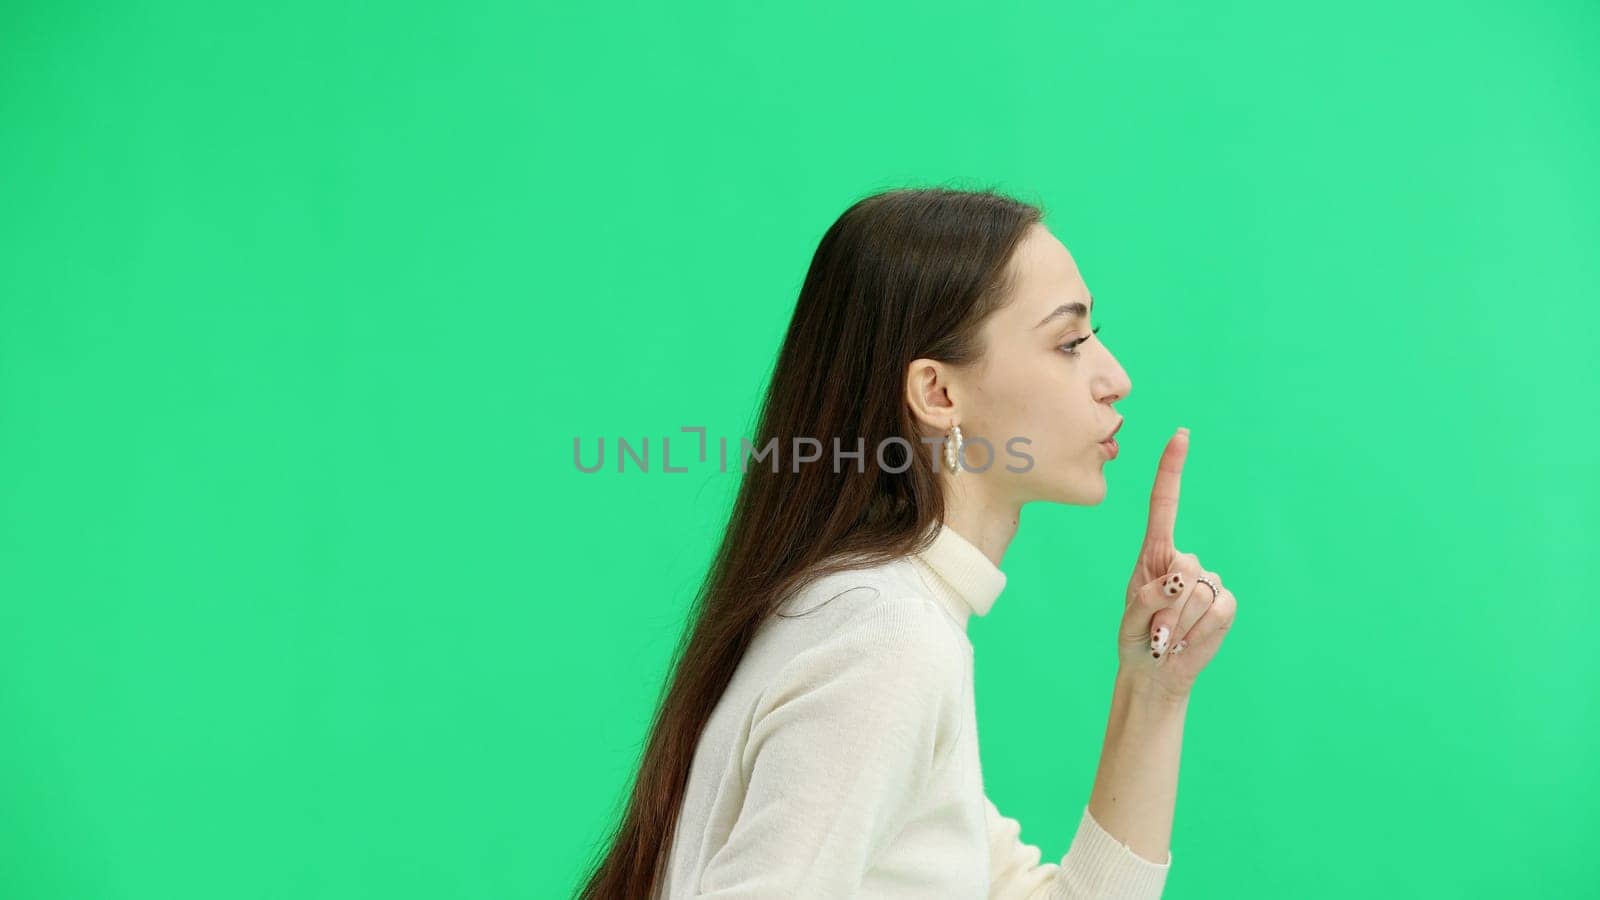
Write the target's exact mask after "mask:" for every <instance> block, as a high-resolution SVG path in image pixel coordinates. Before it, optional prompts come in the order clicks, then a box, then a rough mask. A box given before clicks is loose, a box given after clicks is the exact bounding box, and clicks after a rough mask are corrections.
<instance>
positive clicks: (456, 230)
mask: <svg viewBox="0 0 1600 900" xmlns="http://www.w3.org/2000/svg"><path fill="white" fill-rule="evenodd" d="M0 50H3V54H0V56H3V60H4V61H3V62H0V72H3V76H0V128H3V132H0V135H3V139H0V241H3V250H0V810H4V813H3V814H0V895H3V896H5V897H7V898H55V897H86V898H134V897H137V898H163V900H172V898H202V897H203V898H214V897H241V898H246V897H248V898H265V897H274V898H279V897H281V898H313V897H314V898H342V897H386V898H394V897H430V898H438V897H473V898H477V897H512V896H515V897H559V896H564V895H566V894H568V893H569V892H570V890H571V889H572V887H573V886H574V884H575V882H576V879H577V876H578V873H579V871H580V868H581V866H582V864H583V863H584V861H585V860H586V859H587V858H588V856H589V853H590V851H591V849H592V847H593V845H594V842H595V841H596V840H597V839H598V838H599V836H600V835H601V833H602V831H603V830H604V828H605V827H606V826H607V825H608V824H609V823H610V822H611V821H612V819H613V817H614V815H615V813H616V810H617V803H618V801H619V800H620V799H621V797H622V794H623V791H624V789H625V787H626V784H627V781H628V779H629V777H630V776H631V773H632V771H633V765H634V762H635V759H636V755H637V753H638V750H639V745H640V742H641V741H642V739H643V736H644V729H645V725H646V721H647V718H648V716H649V715H650V712H651V709H652V706H653V703H654V701H655V698H656V692H657V690H658V688H659V686H660V682H661V679H662V676H663V673H664V669H665V665H666V661H667V659H668V655H669V654H670V652H671V650H672V648H673V645H674V644H675V642H676V640H677V636H678V632H679V629H680V627H681V623H682V617H683V613H684V611H685V609H686V606H687V604H688V602H689V600H690V598H691V595H692V594H693V591H694V589H695V587H696V586H697V584H698V581H699V579H700V578H701V576H702V575H703V573H704V569H705V565H706V563H707V561H708V559H709V556H710V553H711V551H712V549H713V546H714V541H715V539H716V538H717V536H718V530H719V528H720V526H721V525H722V523H723V520H724V516H725V513H726V509H727V505H728V503H729V500H730V498H731V496H732V493H733V491H734V489H735V487H736V480H735V475H734V473H733V472H731V471H730V472H726V473H724V472H718V471H717V470H716V466H715V465H714V464H710V463H707V464H701V463H698V462H695V461H694V460H693V458H692V457H693V452H694V448H695V438H694V437H693V436H692V435H685V434H682V433H680V432H679V429H680V428H681V427H684V426H703V427H705V428H707V429H708V431H709V433H710V435H711V437H712V438H713V440H714V439H715V438H717V437H727V438H729V440H730V441H734V442H736V441H737V439H738V437H739V436H745V435H750V436H753V435H752V433H751V431H750V428H751V427H752V424H753V423H752V421H751V418H752V415H753V412H754V408H755V403H756V400H757V398H758V396H759V393H760V391H761V389H762V387H763V381H764V379H765V377H766V375H767V373H768V370H769V366H770V364H771V362H772V360H773V355H774V352H775V351H776V349H777V346H778V342H779V340H780V338H781V336H782V334H783V331H784V328H785V326H786V324H787V320H788V315H789V313H790V311H791V310H792V307H793V303H794V299H795V295H796V292H797V290H798V288H799V285H800V281H801V278H802V276H803V275H804V272H805V268H806V266H807V265H808V263H809V261H810V257H811V253H812V252H813V250H814V249H815V246H816V242H817V240H818V238H819V237H820V236H821V234H822V232H823V230H824V229H825V228H826V227H827V226H828V224H829V223H831V222H832V221H833V219H834V218H835V217H837V216H838V215H839V214H840V213H841V212H842V211H843V210H844V209H845V208H846V207H847V206H848V205H849V204H850V203H851V202H853V201H854V200H855V199H857V198H859V197H860V196H864V195H865V194H868V193H872V192H875V191H878V190H882V189H886V188H890V187H899V186H931V185H945V186H952V187H971V188H982V187H994V188H998V189H1001V190H1005V191H1009V192H1012V193H1014V194H1015V195H1017V196H1019V197H1021V198H1023V199H1026V200H1030V201H1037V202H1042V203H1044V204H1045V206H1046V207H1047V209H1048V211H1049V217H1048V219H1047V224H1049V225H1050V227H1051V228H1052V229H1053V230H1054V231H1055V233H1056V234H1057V236H1058V237H1060V238H1061V239H1062V241H1063V242H1064V243H1066V245H1067V246H1068V247H1069V248H1070V249H1071V250H1072V252H1073V253H1074V255H1075V256H1076V258H1077V260H1078V262H1079V265H1080V267H1081V268H1082V271H1083V273H1084V276H1085V279H1086V280H1087V283H1088V284H1089V286H1090V288H1091V289H1092V290H1093V292H1094V294H1095V296H1096V298H1097V308H1096V312H1097V318H1098V319H1099V322H1100V324H1101V325H1102V326H1103V329H1102V331H1101V335H1100V337H1101V339H1102V340H1104V341H1105V342H1106V343H1107V344H1108V345H1109V346H1110V347H1111V348H1112V350H1113V352H1115V353H1116V354H1117V355H1118V357H1119V359H1120V360H1121V361H1122V363H1123V365H1124V366H1125V367H1126V368H1127V370H1128V372H1129V373H1130V375H1131V377H1132V379H1133V383H1134V389H1133V391H1132V393H1131V395H1130V396H1129V398H1128V399H1127V400H1126V401H1124V402H1123V403H1122V404H1120V406H1119V409H1120V411H1122V412H1123V413H1124V414H1125V415H1126V417H1127V425H1126V427H1125V428H1124V429H1123V430H1122V432H1121V434H1120V436H1119V437H1120V439H1121V441H1122V447H1123V451H1122V456H1121V457H1120V458H1119V459H1118V460H1117V461H1116V462H1114V463H1112V464H1110V465H1109V466H1108V473H1109V474H1108V481H1109V494H1108V497H1107V499H1106V501H1105V503H1104V504H1102V505H1101V506H1099V507H1096V508H1092V509H1090V508H1068V507H1047V506H1030V507H1028V508H1027V510H1026V511H1025V513H1024V527H1023V528H1022V529H1021V532H1020V534H1019V536H1018V537H1017V539H1016V541H1015V542H1014V543H1013V544H1012V547H1011V549H1010V551H1009V553H1008V555H1007V556H1006V558H1005V561H1004V564H1003V568H1004V569H1005V570H1006V572H1007V573H1008V575H1009V578H1010V582H1009V586H1008V588H1007V590H1006V592H1005V595H1004V596H1003V597H1002V598H1001V599H1000V601H999V602H998V603H997V604H996V607H995V609H994V610H993V611H992V612H991V613H990V614H989V615H988V616H987V617H985V618H983V619H975V620H974V622H973V624H972V635H973V639H974V643H975V644H976V646H977V660H978V662H977V666H978V670H977V671H978V675H977V678H978V708H979V711H980V722H981V728H982V742H983V758H984V767H985V775H986V779H987V782H988V788H989V791H990V793H991V795H992V796H993V797H994V798H995V799H996V801H997V802H998V803H999V805H1000V807H1001V809H1002V810H1003V811H1004V812H1006V813H1007V814H1008V815H1010V816H1013V817H1016V818H1018V819H1019V820H1020V821H1021V822H1022V823H1023V832H1022V834H1023V838H1024V839H1026V840H1028V841H1030V842H1032V843H1035V844H1037V845H1038V846H1040V847H1041V849H1042V850H1043V851H1044V853H1045V857H1046V858H1047V859H1055V858H1059V857H1060V855H1061V854H1062V853H1064V852H1065V851H1066V849H1067V845H1068V841H1069V840H1070V839H1071V835H1072V829H1073V827H1074V826H1075V825H1076V823H1077V820H1078V816H1079V813H1080V810H1081V808H1082V805H1083V803H1084V802H1086V800H1087V797H1088V792H1089V789H1090V786H1091V781H1092V777H1093V773H1094V766H1095V762H1096V758H1097V755H1098V752H1099V745H1100V739H1101V737H1102V734H1103V729H1104V725H1105V714H1106V711H1107V708H1108V703H1109V693H1110V684H1111V677H1112V674H1113V671H1114V666H1115V654H1114V649H1113V635H1114V631H1115V627H1116V624H1117V620H1118V618H1119V615H1120V612H1121V596H1122V589H1123V586H1124V584H1125V582H1126V579H1127V577H1128V573H1129V567H1130V566H1131V564H1132V561H1133V555H1134V552H1135V550H1136V549H1137V544H1138V541H1139V536H1140V533H1141V530H1142V527H1143V521H1144V514H1145V503H1146V499H1147V492H1148V490H1149V487H1150V481H1151V476H1152V473H1153V471H1154V467H1155V460H1156V457H1157V454H1158V453H1159V450H1160V448H1161V444H1162V441H1163V440H1164V439H1165V438H1166V436H1167V435H1168V434H1170V432H1171V430H1172V429H1173V428H1174V427H1176V426H1178V425H1186V426H1188V427H1190V428H1191V429H1192V431H1193V442H1192V451H1191V455H1190V458H1189V463H1188V468H1187V471H1186V474H1185V481H1184V496H1183V505H1182V509H1181V512H1180V515H1179V523H1178V538H1179V546H1180V549H1183V550H1185V551H1188V552H1194V553H1196V554H1198V555H1199V557H1200V558H1201V560H1202V561H1203V562H1204V563H1205V564H1206V565H1207V566H1208V567H1209V568H1213V569H1215V570H1217V571H1218V572H1220V573H1221V574H1222V575H1223V577H1224V578H1225V579H1226V581H1227V583H1228V585H1229V586H1230V587H1231V588H1232V589H1233V590H1234V591H1235V592H1236V594H1237V596H1238V598H1239V604H1240V612H1239V617H1238V624H1237V626H1236V627H1235V629H1234V630H1233V632H1232V634H1231V637H1230V639H1229V641H1228V642H1227V644H1226V645H1225V647H1224V650H1223V652H1222V653H1221V654H1220V656H1219V657H1218V659H1217V660H1216V661H1215V662H1214V664H1213V665H1212V666H1211V667H1210V668H1209V669H1208V670H1207V672H1206V674H1205V675H1204V676H1203V678H1202V679H1201V683H1200V685H1199V686H1198V687H1197V689H1196V695H1195V697H1194V699H1193V701H1192V704H1191V707H1190V716H1189V722H1188V728H1187V734H1186V738H1187V739H1186V743H1185V749H1184V756H1183V768H1182V776H1181V783H1180V791H1179V798H1178V808H1177V819H1176V825H1175V830H1174V835H1173V854H1174V865H1173V869H1172V872H1171V876H1170V879H1169V882H1168V891H1167V895H1168V896H1170V897H1186V898H1201V897H1217V898H1250V897H1272V898H1278V897H1286V896H1294V897H1307V898H1310V897H1329V898H1345V897H1349V896H1354V895H1357V894H1371V895H1376V896H1386V897H1402V896H1403V897H1436V896H1437V897H1505V896H1550V897H1571V896H1580V895H1590V896H1592V892H1593V890H1594V884H1595V882H1596V878H1597V876H1600V862H1597V860H1600V853H1597V852H1596V841H1597V838H1600V812H1597V810H1600V775H1597V768H1600V767H1597V765H1596V762H1595V750H1596V747H1597V745H1600V740H1597V738H1600V727H1597V722H1596V697H1597V694H1600V663H1597V662H1596V654H1595V652H1594V650H1593V649H1592V642H1593V640H1594V636H1595V634H1596V631H1597V626H1600V615H1597V613H1596V601H1597V587H1600V579H1597V574H1600V573H1597V571H1596V563H1595V560H1596V555H1597V554H1596V541H1597V538H1600V528H1597V524H1600V523H1597V517H1596V512H1595V510H1596V508H1597V505H1600V490H1597V488H1600V478H1597V476H1596V473H1595V468H1596V467H1595V452H1594V448H1595V445H1596V440H1597V438H1600V434H1597V429H1596V421H1595V420H1596V416H1595V407H1596V399H1595V398H1596V394H1597V388H1600V377H1597V376H1600V372H1597V364H1596V352H1595V346H1594V339H1595V335H1596V333H1597V331H1600V328H1597V326H1600V321H1597V319H1600V315H1597V313H1596V310H1595V301H1596V297H1597V290H1596V288H1597V286H1600V264H1597V261H1596V254H1595V247H1596V245H1597V242H1600V177H1597V175H1596V170H1597V165H1596V163H1597V160H1600V62H1597V60H1600V8H1597V7H1596V6H1594V5H1593V4H1592V3H1587V2H1579V0H1567V2H1551V3H1547V4H1533V5H1530V4H1519V3H1512V2H1509V0H1500V2H1465V3H1463V2H1450V3H1445V2H1421V3H1393V2H1382V3H1376V2H1369V0H1356V2H1353V3H1340V4H1323V5H1316V6H1306V5H1301V4H1282V3H1275V2H1266V0H1252V2H1235V3H1224V4H1219V5H1205V4H1184V3H1177V2H1167V3H1158V4H1137V5H1135V4H1127V3H1120V2H1102V3H1091V4H1085V3H1043V2H1034V3H1008V4H999V5H990V6H983V7H979V6H977V5H959V4H930V3H899V4H893V5H862V4H857V3H831V4H810V5H807V7H806V8H805V9H803V10H802V9H800V8H797V7H796V6H793V5H771V6H770V7H766V8H762V7H758V6H757V5H752V4H731V3H730V4H694V5H679V6H672V7H665V6H655V7H646V6H642V5H633V6H619V5H595V6H583V5H578V4H570V3H569V4H563V5H560V6H556V5H552V4H483V3H478V4H469V5H465V6H453V7H451V6H444V5H439V4H412V5H405V4H402V5H393V4H391V5H387V6H377V5H373V6H370V7H365V8H363V7H358V6H356V5H351V4H331V5H330V4H324V3H315V4H313V3H291V4H279V5H267V6H256V7H251V8H244V7H235V8H224V7H222V6H219V5H216V4H209V3H187V4H185V3H173V2H161V3H145V4H94V5H91V4H79V3H70V2H69V3H49V4H47V3H40V2H34V3H11V4H6V5H5V6H4V7H0ZM666 435H676V437H675V438H674V439H673V442H672V447H673V455H674V459H673V464H674V465H675V466H677V465H688V466H689V468H690V471H689V472H688V473H684V474H671V475H668V474H665V473H662V472H661V471H660V456H659V454H660V446H661V441H662V438H663V436H666ZM619 436H621V437H627V438H629V439H630V440H632V441H633V442H634V443H635V444H636V445H637V444H638V443H639V442H641V441H643V440H645V439H646V438H648V439H649V441H650V445H651V467H652V471H651V472H650V473H648V474H642V473H639V472H637V471H636V470H634V469H631V468H630V470H629V472H627V473H624V474H618V473H617V472H616V471H615V469H614V468H611V469H609V470H608V471H605V472H602V473H599V474H594V475H585V474H583V473H581V472H579V471H577V469H576V468H575V466H574V465H573V462H572V442H573V439H574V438H575V437H582V438H584V439H585V440H586V441H589V442H592V441H594V440H596V439H599V438H602V437H603V438H605V439H606V441H607V442H608V444H610V443H611V442H613V441H614V440H615V439H616V438H617V437H619ZM613 449H614V444H612V445H611V446H608V450H613ZM614 458H615V457H614V456H611V457H608V460H612V459H614ZM712 459H713V460H714V459H715V457H714V455H713V457H712Z"/></svg>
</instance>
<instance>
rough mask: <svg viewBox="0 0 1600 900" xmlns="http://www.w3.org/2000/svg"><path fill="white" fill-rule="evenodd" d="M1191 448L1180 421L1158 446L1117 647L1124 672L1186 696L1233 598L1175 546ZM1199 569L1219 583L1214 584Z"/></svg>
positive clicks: (1211, 652)
mask: <svg viewBox="0 0 1600 900" xmlns="http://www.w3.org/2000/svg"><path fill="white" fill-rule="evenodd" d="M1188 455H1189V430H1188V429H1187V428H1179V429H1178V430H1177V432H1176V433H1174V434H1173V435H1172V438H1171V439H1170V440H1168V441H1167V446H1166V449H1165V450H1164V451H1162V454H1161V462H1160V464H1159V465H1158V467H1157V469H1156V479H1155V484H1154V486H1153V487H1151V489H1150V514H1149V518H1148V520H1147V522H1146V524H1145V533H1144V543H1143V544H1142V545H1141V546H1140V548H1139V556H1138V559H1136V560H1135V561H1134V566H1133V575H1132V577H1130V578H1129V579H1128V590H1127V595H1126V597H1125V598H1124V613H1123V617H1122V624H1121V632H1120V634H1119V636H1118V640H1117V654H1118V659H1119V660H1120V661H1121V664H1122V668H1123V669H1124V671H1125V672H1127V673H1129V674H1131V675H1133V676H1136V677H1138V678H1140V679H1142V680H1145V681H1147V682H1148V683H1149V684H1150V685H1152V686H1154V687H1157V688H1159V689H1160V690H1161V691H1162V692H1163V693H1166V694H1168V695H1170V696H1173V697H1186V696H1188V693H1189V690H1190V688H1191V687H1192V686H1193V684H1194V680H1195V677H1196V676H1197V675H1199V674H1200V670H1201V669H1203V668H1205V666H1206V664H1207V663H1208V662H1210V661H1211V658H1212V657H1213V656H1215V655H1216V652H1217V649H1218V648H1219V647H1220V646H1221V644H1222V639H1223V637H1224V636H1225V635H1226V634H1227V631H1228V628H1229V627H1231V626H1232V625H1233V619H1234V613H1235V610H1236V608H1237V603H1236V601H1235V599H1234V596H1233V592H1232V591H1229V590H1228V589H1227V588H1226V587H1223V585H1222V576H1221V575H1218V574H1217V573H1216V572H1211V571H1207V570H1206V569H1204V568H1203V567H1201V565H1200V560H1199V558H1197V557H1196V556H1195V555H1194V554H1192V553H1182V552H1180V551H1179V550H1178V548H1177V546H1176V542H1175V541H1174V538H1173V533H1174V531H1175V529H1176V527H1177V523H1178V493H1179V487H1180V485H1181V483H1182V479H1183V463H1184V460H1185V459H1186V458H1187V457H1188ZM1202 576H1204V577H1205V578H1206V579H1207V580H1209V581H1210V582H1211V583H1213V584H1215V585H1216V586H1217V587H1218V588H1219V589H1220V594H1218V593H1215V592H1213V590H1212V588H1211V586H1210V585H1208V584H1206V583H1203V582H1202V581H1201V580H1200V579H1201V577H1202Z"/></svg>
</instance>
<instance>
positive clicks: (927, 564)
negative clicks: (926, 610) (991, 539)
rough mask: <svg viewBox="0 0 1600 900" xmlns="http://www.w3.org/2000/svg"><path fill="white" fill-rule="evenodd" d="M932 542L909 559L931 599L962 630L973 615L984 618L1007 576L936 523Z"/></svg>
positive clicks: (959, 538) (953, 533) (967, 541)
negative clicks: (940, 606)
mask: <svg viewBox="0 0 1600 900" xmlns="http://www.w3.org/2000/svg"><path fill="white" fill-rule="evenodd" d="M935 532H936V534H935V535H934V538H933V543H932V544H930V545H928V547H927V548H925V549H923V550H921V551H919V552H916V553H913V554H912V555H911V557H910V559H911V561H912V564H913V565H914V566H915V567H916V568H917V570H918V572H919V574H921V575H922V576H923V580H924V581H926V582H927V583H928V587H929V589H931V590H932V591H933V594H934V599H936V600H938V601H939V602H940V603H941V604H943V605H944V607H945V609H947V610H949V612H950V615H951V616H953V617H954V618H955V620H956V622H957V623H958V624H960V625H961V627H962V628H963V629H965V628H966V627H967V620H968V618H969V617H970V616H971V615H972V614H973V613H977V614H978V615H980V616H982V615H986V614H987V613H988V612H989V608H990V607H992V606H994V601H995V598H996V597H999V596H1000V591H1001V590H1003V589H1004V588H1005V586H1006V573H1004V572H1002V571H1000V568H999V567H998V566H996V565H995V564H994V563H993V562H992V561H991V560H990V559H989V557H988V556H985V555H984V552H983V551H982V550H979V549H978V548H977V547H976V546H975V545H974V544H973V543H972V542H971V541H969V540H967V539H966V538H964V537H962V536H961V535H959V534H957V533H956V532H955V530H954V529H952V528H951V527H950V526H948V525H946V524H944V523H943V522H940V523H938V525H937V526H936V527H935Z"/></svg>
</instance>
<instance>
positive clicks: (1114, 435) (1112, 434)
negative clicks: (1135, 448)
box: [1100, 419, 1126, 444]
mask: <svg viewBox="0 0 1600 900" xmlns="http://www.w3.org/2000/svg"><path fill="white" fill-rule="evenodd" d="M1124 421H1126V420H1124V419H1118V420H1117V427H1116V428H1113V429H1111V433H1110V434H1108V435H1106V436H1105V437H1103V438H1101V439H1100V443H1102V444H1104V443H1105V442H1107V441H1109V440H1111V439H1112V438H1114V437H1116V436H1117V429H1118V428H1121V427H1122V423H1123V422H1124Z"/></svg>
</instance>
